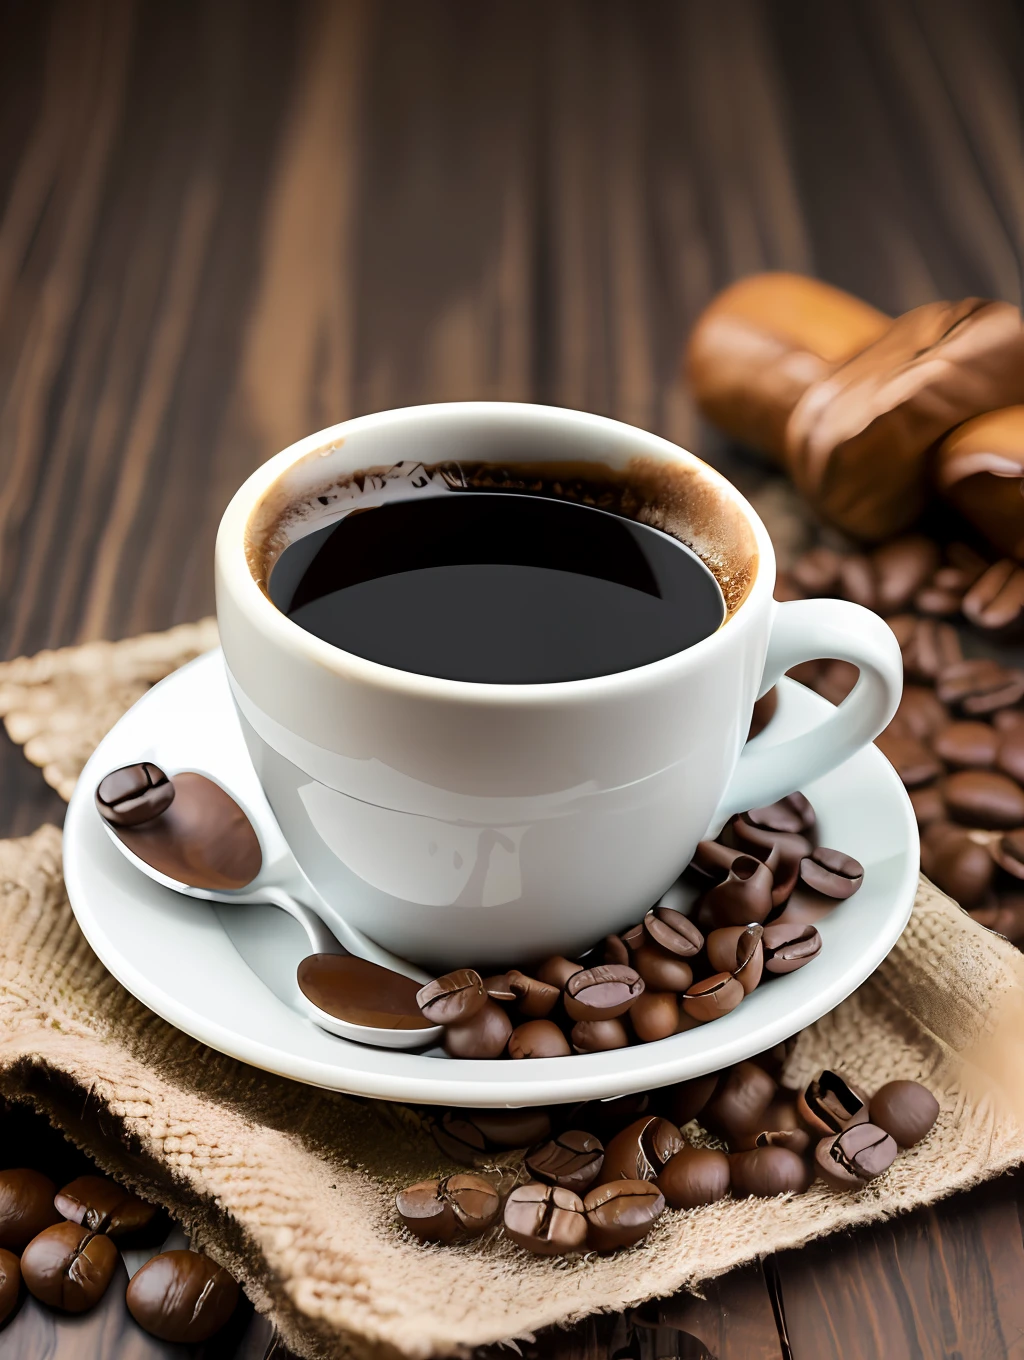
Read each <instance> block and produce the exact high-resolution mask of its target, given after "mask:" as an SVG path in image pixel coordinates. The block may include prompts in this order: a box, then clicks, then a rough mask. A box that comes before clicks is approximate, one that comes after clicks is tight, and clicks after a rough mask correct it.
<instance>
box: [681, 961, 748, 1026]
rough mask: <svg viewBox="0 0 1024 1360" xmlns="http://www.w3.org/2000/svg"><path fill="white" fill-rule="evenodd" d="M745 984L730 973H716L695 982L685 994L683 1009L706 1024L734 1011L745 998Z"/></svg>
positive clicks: (692, 1017) (694, 1018)
mask: <svg viewBox="0 0 1024 1360" xmlns="http://www.w3.org/2000/svg"><path fill="white" fill-rule="evenodd" d="M743 995H744V993H743V986H742V984H741V983H739V982H737V980H736V979H735V978H734V977H732V976H730V974H729V973H714V974H713V975H712V976H711V977H709V978H705V979H704V980H703V981H702V982H695V983H694V984H693V986H692V987H691V988H690V990H689V991H688V992H686V993H685V994H684V996H683V1010H684V1011H685V1012H686V1014H687V1015H688V1016H690V1017H691V1019H693V1020H699V1021H701V1023H702V1024H706V1023H707V1022H709V1021H711V1020H717V1019H719V1017H720V1016H723V1015H728V1014H729V1012H730V1011H734V1010H735V1009H736V1007H737V1006H738V1005H739V1004H740V1002H741V1001H742V1000H743Z"/></svg>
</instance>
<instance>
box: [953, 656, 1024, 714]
mask: <svg viewBox="0 0 1024 1360" xmlns="http://www.w3.org/2000/svg"><path fill="white" fill-rule="evenodd" d="M936 692H937V693H938V696H939V698H940V699H941V700H942V702H943V703H945V704H956V705H958V706H959V707H960V708H961V709H962V710H963V712H964V713H967V714H978V713H992V712H994V711H995V710H996V709H998V708H1010V707H1012V706H1013V705H1014V704H1018V703H1020V701H1021V699H1022V698H1024V671H1020V670H1011V669H1010V668H1009V667H1006V666H1001V665H1000V664H999V662H998V661H991V660H988V659H983V660H978V661H958V662H955V663H954V664H953V665H951V666H944V667H943V668H942V670H941V671H940V672H939V675H938V677H937V680H936Z"/></svg>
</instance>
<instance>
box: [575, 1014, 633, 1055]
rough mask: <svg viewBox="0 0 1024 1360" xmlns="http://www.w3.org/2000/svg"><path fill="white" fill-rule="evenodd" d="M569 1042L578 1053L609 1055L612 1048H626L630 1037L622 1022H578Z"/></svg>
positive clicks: (616, 1020)
mask: <svg viewBox="0 0 1024 1360" xmlns="http://www.w3.org/2000/svg"><path fill="white" fill-rule="evenodd" d="M569 1041H570V1043H571V1044H572V1046H573V1049H574V1050H575V1052H577V1053H607V1052H608V1050H609V1049H612V1048H626V1047H628V1045H629V1035H628V1034H627V1033H626V1026H625V1025H624V1024H623V1023H622V1021H621V1020H618V1019H613V1020H577V1021H576V1023H575V1025H573V1027H572V1033H571V1034H570V1036H569Z"/></svg>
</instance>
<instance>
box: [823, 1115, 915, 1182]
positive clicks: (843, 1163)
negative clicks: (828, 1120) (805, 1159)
mask: <svg viewBox="0 0 1024 1360" xmlns="http://www.w3.org/2000/svg"><path fill="white" fill-rule="evenodd" d="M897 1150H898V1149H897V1147H896V1142H895V1140H894V1139H893V1138H892V1136H891V1135H890V1134H888V1133H886V1131H885V1130H884V1129H880V1128H878V1127H877V1126H876V1125H874V1124H854V1125H851V1126H850V1127H849V1128H846V1129H843V1131H842V1132H841V1133H836V1134H832V1135H830V1136H829V1137H827V1138H823V1139H822V1140H821V1142H820V1143H819V1144H818V1146H817V1147H816V1148H815V1150H814V1162H815V1166H816V1167H817V1171H818V1176H819V1177H820V1178H821V1180H823V1181H824V1182H825V1184H826V1185H829V1186H831V1187H832V1189H833V1190H860V1189H862V1188H863V1186H865V1185H866V1184H867V1182H868V1181H870V1180H873V1179H874V1178H875V1177H876V1176H880V1175H881V1174H882V1172H883V1171H887V1170H888V1169H889V1167H890V1166H892V1164H893V1162H894V1161H895V1160H896V1153H897Z"/></svg>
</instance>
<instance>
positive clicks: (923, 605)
mask: <svg viewBox="0 0 1024 1360" xmlns="http://www.w3.org/2000/svg"><path fill="white" fill-rule="evenodd" d="M962 599H963V591H962V590H949V589H943V588H942V587H941V586H938V585H936V584H934V583H932V584H929V585H926V586H924V587H922V589H921V590H919V591H918V592H917V594H916V595H915V596H914V608H915V609H916V610H917V611H918V613H920V614H927V615H928V616H929V617H930V618H933V619H950V618H952V617H953V615H954V614H958V613H959V612H960V601H961V600H962Z"/></svg>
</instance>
